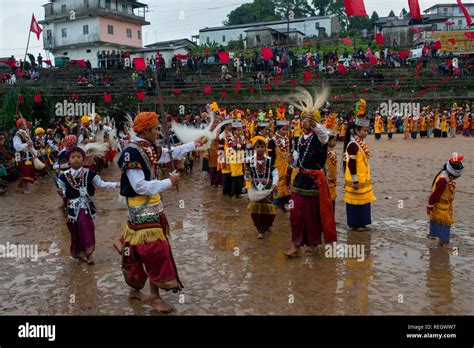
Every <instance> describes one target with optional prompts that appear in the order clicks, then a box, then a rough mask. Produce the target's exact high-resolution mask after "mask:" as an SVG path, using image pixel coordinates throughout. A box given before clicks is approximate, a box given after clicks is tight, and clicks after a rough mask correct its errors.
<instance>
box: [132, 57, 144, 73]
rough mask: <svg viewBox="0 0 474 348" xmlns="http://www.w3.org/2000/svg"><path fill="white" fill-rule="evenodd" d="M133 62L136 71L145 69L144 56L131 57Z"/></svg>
mask: <svg viewBox="0 0 474 348" xmlns="http://www.w3.org/2000/svg"><path fill="white" fill-rule="evenodd" d="M133 64H135V70H136V71H141V70H146V64H145V58H133Z"/></svg>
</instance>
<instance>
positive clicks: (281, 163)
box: [275, 139, 290, 198]
mask: <svg viewBox="0 0 474 348" xmlns="http://www.w3.org/2000/svg"><path fill="white" fill-rule="evenodd" d="M285 141H286V142H289V139H285ZM275 151H276V153H275V166H276V167H277V169H278V176H279V177H278V184H277V188H278V197H277V198H283V197H286V196H289V195H290V192H289V191H288V190H287V188H286V172H287V171H288V162H287V161H286V156H287V155H288V149H287V150H286V151H283V150H282V149H280V147H279V146H278V144H277V146H276V149H275Z"/></svg>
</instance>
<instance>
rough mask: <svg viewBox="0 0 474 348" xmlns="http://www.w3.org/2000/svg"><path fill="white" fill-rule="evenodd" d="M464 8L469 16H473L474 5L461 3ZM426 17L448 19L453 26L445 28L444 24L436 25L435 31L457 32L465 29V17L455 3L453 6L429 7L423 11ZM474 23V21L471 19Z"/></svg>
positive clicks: (437, 5)
mask: <svg viewBox="0 0 474 348" xmlns="http://www.w3.org/2000/svg"><path fill="white" fill-rule="evenodd" d="M463 4H464V7H466V9H467V11H468V12H469V14H470V15H471V17H472V16H474V3H465V2H464V1H463ZM423 12H424V13H426V14H428V15H434V14H437V15H440V16H446V17H448V21H449V22H453V23H454V24H452V25H449V26H448V27H446V24H441V23H438V24H437V30H447V29H448V30H458V29H467V28H468V27H467V23H466V17H465V16H464V14H463V12H462V11H461V7H459V5H458V4H457V3H454V4H436V5H434V6H431V7H429V8H427V9H426V10H424V11H423ZM473 22H474V19H473Z"/></svg>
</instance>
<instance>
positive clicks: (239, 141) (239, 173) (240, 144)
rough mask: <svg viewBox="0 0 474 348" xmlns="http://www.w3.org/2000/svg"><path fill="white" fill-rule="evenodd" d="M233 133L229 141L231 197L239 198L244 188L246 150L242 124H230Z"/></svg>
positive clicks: (238, 122)
mask: <svg viewBox="0 0 474 348" xmlns="http://www.w3.org/2000/svg"><path fill="white" fill-rule="evenodd" d="M232 129H233V131H234V133H233V134H232V136H231V137H230V139H229V148H230V149H231V150H230V152H231V155H230V156H229V157H230V170H231V178H232V183H231V190H230V191H231V192H230V194H231V197H235V198H240V197H241V194H242V189H243V188H244V185H245V181H244V158H245V149H246V140H245V135H244V133H243V129H242V122H240V121H236V122H234V123H233V124H232Z"/></svg>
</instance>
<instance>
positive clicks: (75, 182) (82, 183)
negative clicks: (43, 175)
mask: <svg viewBox="0 0 474 348" xmlns="http://www.w3.org/2000/svg"><path fill="white" fill-rule="evenodd" d="M79 171H80V172H79V174H78V175H77V177H76V178H74V175H72V171H68V172H67V173H66V180H67V182H68V183H69V185H70V186H71V187H72V188H73V189H75V190H77V191H80V189H81V188H87V175H86V174H87V171H86V170H84V169H83V168H81V169H79Z"/></svg>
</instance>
